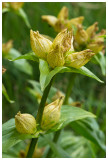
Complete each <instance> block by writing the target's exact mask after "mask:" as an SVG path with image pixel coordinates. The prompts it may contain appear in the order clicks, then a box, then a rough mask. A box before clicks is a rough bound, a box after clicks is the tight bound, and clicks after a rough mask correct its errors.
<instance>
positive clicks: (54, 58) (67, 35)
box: [47, 29, 73, 68]
mask: <svg viewBox="0 0 108 160" xmlns="http://www.w3.org/2000/svg"><path fill="white" fill-rule="evenodd" d="M69 50H73V37H72V30H71V31H67V29H65V30H63V31H62V32H60V33H59V34H58V35H57V36H56V38H55V39H54V41H53V44H52V48H51V51H50V52H49V53H48V55H47V61H48V63H49V65H50V66H51V67H52V68H55V67H58V66H63V65H64V63H65V60H64V57H65V54H66V52H68V51H69Z"/></svg>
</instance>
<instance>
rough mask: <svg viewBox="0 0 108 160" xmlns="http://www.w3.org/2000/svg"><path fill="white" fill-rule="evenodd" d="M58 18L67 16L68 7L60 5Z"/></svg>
mask: <svg viewBox="0 0 108 160" xmlns="http://www.w3.org/2000/svg"><path fill="white" fill-rule="evenodd" d="M57 18H58V19H67V18H68V8H67V7H65V6H64V7H62V9H61V11H60V12H59V14H58V16H57Z"/></svg>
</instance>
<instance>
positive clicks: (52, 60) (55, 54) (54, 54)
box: [47, 45, 65, 68]
mask: <svg viewBox="0 0 108 160" xmlns="http://www.w3.org/2000/svg"><path fill="white" fill-rule="evenodd" d="M59 47H60V46H59V45H56V47H55V48H52V50H51V51H50V52H49V53H48V55H47V61H48V63H49V65H50V66H51V67H52V68H55V67H60V66H63V65H64V63H65V60H64V56H63V53H62V52H61V50H60V48H59Z"/></svg>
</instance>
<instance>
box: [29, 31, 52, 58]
mask: <svg viewBox="0 0 108 160" xmlns="http://www.w3.org/2000/svg"><path fill="white" fill-rule="evenodd" d="M30 42H31V48H32V50H33V52H34V53H35V54H36V56H37V57H39V58H42V59H45V60H46V57H47V53H48V52H49V50H50V48H51V45H52V42H51V41H50V40H49V39H47V38H45V37H43V36H42V35H40V34H39V32H38V31H37V32H34V31H32V30H30Z"/></svg>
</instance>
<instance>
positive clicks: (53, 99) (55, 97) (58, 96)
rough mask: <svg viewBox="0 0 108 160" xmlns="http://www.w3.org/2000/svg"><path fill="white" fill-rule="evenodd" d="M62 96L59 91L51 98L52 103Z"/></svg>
mask: <svg viewBox="0 0 108 160" xmlns="http://www.w3.org/2000/svg"><path fill="white" fill-rule="evenodd" d="M62 96H64V94H63V93H62V92H60V91H59V90H58V91H57V92H56V93H55V95H54V96H53V97H52V101H55V100H56V99H57V98H60V97H62Z"/></svg>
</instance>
